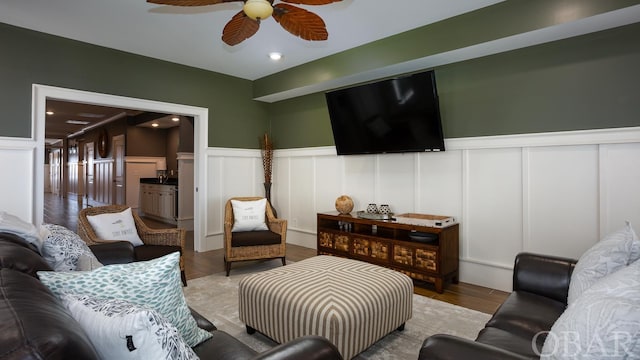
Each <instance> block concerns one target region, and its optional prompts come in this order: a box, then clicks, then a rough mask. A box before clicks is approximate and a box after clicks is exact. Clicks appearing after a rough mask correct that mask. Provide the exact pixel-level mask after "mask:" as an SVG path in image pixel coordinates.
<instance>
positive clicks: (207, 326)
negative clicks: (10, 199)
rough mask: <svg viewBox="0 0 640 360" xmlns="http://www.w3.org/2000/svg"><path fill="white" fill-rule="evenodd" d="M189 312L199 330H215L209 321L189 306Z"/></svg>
mask: <svg viewBox="0 0 640 360" xmlns="http://www.w3.org/2000/svg"><path fill="white" fill-rule="evenodd" d="M189 311H191V316H192V317H193V318H194V319H195V320H196V324H198V327H199V328H200V329H203V330H206V331H209V332H211V331H214V330H217V328H216V326H215V325H213V323H212V322H211V321H209V319H207V318H206V317H204V316H202V315H201V314H200V313H199V312H197V311H195V310H193V308H191V306H189Z"/></svg>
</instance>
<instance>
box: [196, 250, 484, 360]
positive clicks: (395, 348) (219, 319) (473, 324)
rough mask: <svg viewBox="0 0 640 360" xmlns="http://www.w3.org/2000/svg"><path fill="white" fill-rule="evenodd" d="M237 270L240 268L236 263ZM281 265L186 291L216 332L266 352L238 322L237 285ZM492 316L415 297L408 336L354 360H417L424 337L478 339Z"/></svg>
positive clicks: (258, 337)
mask: <svg viewBox="0 0 640 360" xmlns="http://www.w3.org/2000/svg"><path fill="white" fill-rule="evenodd" d="M234 266H236V265H235V264H234ZM277 266H282V263H281V262H280V260H268V261H262V262H252V263H243V264H242V266H240V264H239V265H238V268H233V269H232V270H231V275H230V276H229V277H227V276H225V273H224V272H221V273H217V274H213V275H209V276H205V277H202V278H198V279H193V280H189V282H188V286H187V287H186V288H185V289H184V293H185V297H186V299H187V303H188V304H189V305H190V306H191V307H192V308H194V309H195V310H196V311H198V312H199V313H200V314H202V315H204V316H205V317H206V318H207V319H209V320H210V321H212V322H213V323H214V324H215V325H216V327H217V328H218V329H220V330H223V331H225V332H227V333H229V334H231V335H232V336H234V337H235V338H237V339H238V340H240V341H242V342H243V343H245V344H246V345H248V346H249V347H251V348H252V349H254V350H256V351H259V352H261V351H264V350H267V349H269V348H271V347H273V346H275V345H276V343H275V342H273V341H272V340H270V339H269V338H267V337H266V336H264V335H262V334H259V333H255V334H253V335H249V334H247V332H246V330H245V327H244V324H243V323H241V322H240V320H239V319H238V282H239V281H240V279H242V278H243V277H244V276H246V275H247V274H253V273H256V272H260V271H265V270H268V269H272V268H275V267H277ZM489 317H490V315H488V314H484V313H481V312H478V311H474V310H469V309H466V308H463V307H461V306H457V305H452V304H449V303H445V302H442V301H438V300H433V299H430V298H427V297H424V296H421V295H415V294H414V295H413V317H412V318H411V319H410V320H409V321H407V323H406V325H405V329H404V331H394V332H392V333H391V334H389V335H387V336H385V337H384V338H382V339H380V340H379V341H378V342H376V343H375V344H373V346H371V347H370V348H369V349H367V350H365V351H364V352H362V353H360V354H359V355H358V356H357V357H356V358H355V359H385V360H387V359H403V360H404V359H417V358H418V353H419V352H420V346H421V345H422V342H423V341H424V339H425V338H427V337H428V336H429V335H433V334H439V333H444V334H452V335H457V336H461V337H464V338H468V339H475V337H476V336H477V334H478V332H479V331H480V330H481V329H482V328H483V326H484V324H485V323H486V322H487V321H488V320H489Z"/></svg>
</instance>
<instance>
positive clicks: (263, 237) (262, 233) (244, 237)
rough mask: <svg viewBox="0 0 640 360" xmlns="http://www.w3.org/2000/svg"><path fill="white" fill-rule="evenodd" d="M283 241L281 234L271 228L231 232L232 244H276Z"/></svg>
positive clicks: (234, 245) (235, 245)
mask: <svg viewBox="0 0 640 360" xmlns="http://www.w3.org/2000/svg"><path fill="white" fill-rule="evenodd" d="M280 242H282V239H281V236H280V234H276V233H274V232H273V231H269V230H259V231H242V232H234V233H232V234H231V246H232V247H239V246H256V245H276V244H280Z"/></svg>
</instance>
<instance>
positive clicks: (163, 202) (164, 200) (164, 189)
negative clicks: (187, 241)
mask: <svg viewBox="0 0 640 360" xmlns="http://www.w3.org/2000/svg"><path fill="white" fill-rule="evenodd" d="M176 190H177V188H176V186H175V185H166V184H144V183H141V184H140V211H141V212H142V213H143V215H144V216H147V217H150V218H152V219H156V220H159V221H163V222H168V223H171V224H176V223H177V222H176V217H177V214H176V205H177V202H176V200H177V199H176Z"/></svg>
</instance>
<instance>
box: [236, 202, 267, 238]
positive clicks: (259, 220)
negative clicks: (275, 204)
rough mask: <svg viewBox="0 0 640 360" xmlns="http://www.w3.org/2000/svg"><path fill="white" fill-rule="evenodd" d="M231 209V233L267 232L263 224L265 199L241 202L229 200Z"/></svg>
mask: <svg viewBox="0 0 640 360" xmlns="http://www.w3.org/2000/svg"><path fill="white" fill-rule="evenodd" d="M231 206H232V207H233V219H234V221H233V228H232V229H231V231H232V232H240V231H256V230H269V227H268V226H267V223H266V222H265V211H266V207H267V199H266V198H265V199H260V200H253V201H241V200H231Z"/></svg>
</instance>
